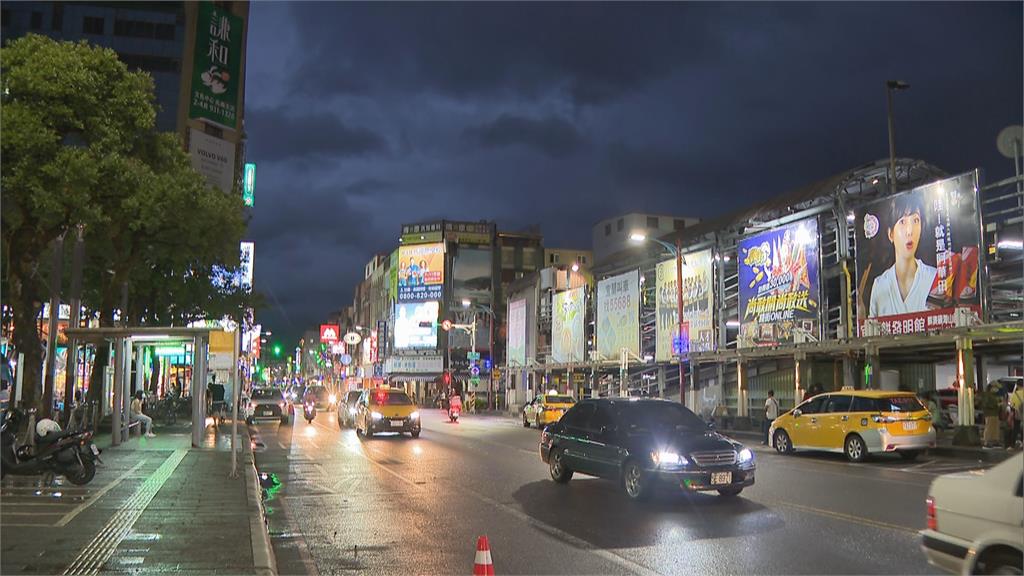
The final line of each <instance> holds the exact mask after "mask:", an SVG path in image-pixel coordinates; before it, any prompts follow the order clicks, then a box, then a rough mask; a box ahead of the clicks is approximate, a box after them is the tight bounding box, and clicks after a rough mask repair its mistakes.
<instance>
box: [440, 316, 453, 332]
mask: <svg viewBox="0 0 1024 576" xmlns="http://www.w3.org/2000/svg"><path fill="white" fill-rule="evenodd" d="M441 328H443V329H444V331H445V332H447V331H449V330H451V329H452V321H451V320H448V319H445V320H444V321H443V322H441Z"/></svg>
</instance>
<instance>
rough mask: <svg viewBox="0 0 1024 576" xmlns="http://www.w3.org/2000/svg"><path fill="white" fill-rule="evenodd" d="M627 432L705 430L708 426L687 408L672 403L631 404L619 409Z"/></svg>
mask: <svg viewBox="0 0 1024 576" xmlns="http://www.w3.org/2000/svg"><path fill="white" fill-rule="evenodd" d="M619 418H620V422H622V425H623V426H624V427H625V428H626V429H627V430H632V431H637V430H666V429H678V430H704V429H705V428H706V425H705V424H704V421H703V420H701V419H700V417H698V416H697V415H696V414H694V413H693V412H691V411H690V410H689V409H688V408H686V407H685V406H680V405H679V404H673V403H671V402H629V403H625V404H623V405H622V406H621V407H619Z"/></svg>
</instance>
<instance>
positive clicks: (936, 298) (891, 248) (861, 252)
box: [855, 172, 982, 335]
mask: <svg viewBox="0 0 1024 576" xmlns="http://www.w3.org/2000/svg"><path fill="white" fill-rule="evenodd" d="M855 226H856V229H857V324H858V328H859V331H860V334H861V335H867V333H871V334H909V333H914V332H925V331H928V330H935V329H941V328H949V327H952V326H955V325H957V322H956V321H955V320H954V312H956V310H957V309H963V310H964V311H965V312H966V314H967V317H968V318H970V319H972V320H974V321H977V320H980V318H981V313H982V311H981V289H980V286H979V281H978V276H979V274H978V268H979V258H980V250H979V248H980V244H981V223H980V221H979V219H978V175H977V172H969V173H967V174H962V175H960V176H955V177H953V178H948V179H946V180H941V181H939V182H934V183H932V184H928V185H925V186H919V187H917V188H914V189H913V190H910V191H907V192H903V193H900V194H897V195H895V196H890V197H889V198H885V199H883V200H879V201H877V202H873V203H871V204H868V205H866V206H864V207H862V208H861V209H859V210H857V211H856V220H855ZM868 319H871V320H873V321H876V322H877V323H878V325H877V329H876V330H873V331H872V330H865V326H866V323H867V320H868Z"/></svg>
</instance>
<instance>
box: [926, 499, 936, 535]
mask: <svg viewBox="0 0 1024 576" xmlns="http://www.w3.org/2000/svg"><path fill="white" fill-rule="evenodd" d="M925 505H926V506H927V507H928V529H929V530H938V529H939V519H938V518H937V517H936V516H935V498H932V497H931V496H929V497H928V498H927V499H926V500H925Z"/></svg>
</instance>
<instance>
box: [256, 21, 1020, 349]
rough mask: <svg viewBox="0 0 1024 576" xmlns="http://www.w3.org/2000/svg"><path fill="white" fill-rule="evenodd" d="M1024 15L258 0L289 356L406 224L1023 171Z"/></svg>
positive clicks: (273, 293)
mask: <svg viewBox="0 0 1024 576" xmlns="http://www.w3.org/2000/svg"><path fill="white" fill-rule="evenodd" d="M1021 6H1022V5H1021V3H1019V2H1017V3H1001V4H997V3H990V4H983V3H973V2H972V3H963V4H961V3H915V4H891V3H871V4H868V3H856V4H836V3H825V4H811V3H792V4H770V3H757V4H740V3H726V4H692V3H657V4H612V3H593V4H585V3H573V4H547V3H525V4H497V3H486V4H462V3H446V4H426V3H417V4H383V3H374V4H352V3H267V2H256V3H253V5H252V11H251V15H250V21H249V23H250V34H249V53H248V64H247V66H248V68H247V72H248V77H247V84H246V99H247V102H246V129H247V131H248V136H249V140H248V152H247V157H248V159H249V160H250V161H255V162H257V163H258V166H259V168H258V183H257V197H256V208H255V211H254V213H253V220H252V223H251V225H250V230H249V237H250V238H251V239H252V240H254V241H255V242H256V261H255V275H256V278H255V283H256V289H257V290H259V291H261V292H263V293H265V294H267V295H268V297H269V304H270V307H269V308H268V309H266V310H263V311H262V312H261V313H260V319H261V320H262V321H263V323H264V325H265V326H269V327H270V328H272V329H273V330H275V331H277V332H278V334H279V335H281V336H285V337H287V338H289V339H294V338H296V337H297V336H298V335H299V334H300V332H301V331H302V330H303V329H304V328H306V327H309V326H311V325H313V324H314V323H317V322H319V321H320V320H321V319H322V318H323V317H324V316H325V315H326V314H327V313H328V312H330V311H331V310H336V309H338V308H340V307H342V306H344V305H345V304H348V303H351V300H352V291H353V286H354V285H355V284H356V283H357V282H358V281H359V280H361V278H362V274H363V267H364V265H365V264H366V263H367V261H368V260H369V259H370V258H371V256H372V255H373V254H374V253H375V252H379V251H380V252H386V251H390V250H391V249H393V247H394V246H396V245H397V239H398V234H399V231H400V225H401V224H402V223H409V222H417V221H422V220H428V219H437V218H441V217H445V218H451V219H466V220H479V219H491V220H497V222H498V224H499V227H501V228H503V229H509V230H516V229H522V228H524V227H526V226H529V225H532V224H539V225H540V226H541V227H542V230H543V233H544V236H545V242H546V244H548V245H549V246H557V247H582V248H586V247H589V245H590V229H591V226H592V225H593V224H594V223H595V222H597V221H598V220H600V219H602V218H606V217H609V216H611V215H615V214H619V213H624V212H629V211H644V212H657V213H665V214H678V215H687V216H697V217H708V216H714V215H717V214H719V213H722V212H725V211H729V210H733V209H736V208H740V207H743V206H745V205H748V204H750V203H753V202H756V201H759V200H762V199H766V198H769V197H771V196H774V195H778V194H782V193H785V192H787V191H789V190H792V189H793V188H796V187H799V186H802V185H804V184H807V183H810V182H812V181H814V180H817V179H819V178H823V177H827V176H830V175H832V174H835V173H837V172H839V171H842V170H844V169H847V168H851V167H854V166H857V165H860V164H863V163H865V162H870V161H874V160H877V159H879V158H884V157H886V156H887V154H888V141H887V132H886V111H885V87H884V83H885V80H886V79H900V80H905V81H907V82H909V83H910V84H911V85H912V88H911V89H910V90H909V91H907V92H902V93H900V94H898V95H897V103H896V112H897V114H896V117H897V138H896V140H897V153H898V154H899V155H900V156H909V157H915V158H921V159H924V160H927V161H929V162H932V163H934V164H936V165H938V166H939V167H941V168H943V169H945V170H947V171H948V172H951V173H952V172H957V171H962V170H967V169H970V168H974V167H978V166H980V167H982V168H984V169H985V170H986V172H987V174H988V180H989V181H991V180H992V179H994V178H999V177H1005V176H1007V175H1012V172H1013V165H1012V163H1011V161H1010V160H1008V159H1005V158H1003V157H1002V156H1000V155H999V153H998V151H997V150H996V147H995V138H996V135H997V134H998V132H999V131H1000V130H1001V129H1002V128H1003V127H1005V126H1007V125H1009V124H1020V123H1021V118H1022V112H1021V107H1022V101H1024V94H1022V68H1024V63H1022V56H1021V54H1022V50H1024V45H1022V33H1021V28H1022V8H1021Z"/></svg>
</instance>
